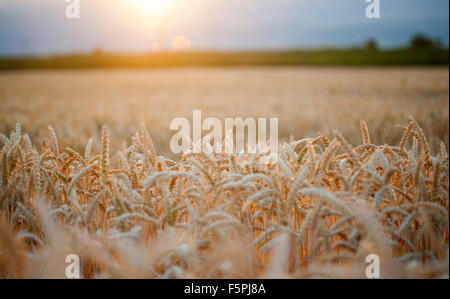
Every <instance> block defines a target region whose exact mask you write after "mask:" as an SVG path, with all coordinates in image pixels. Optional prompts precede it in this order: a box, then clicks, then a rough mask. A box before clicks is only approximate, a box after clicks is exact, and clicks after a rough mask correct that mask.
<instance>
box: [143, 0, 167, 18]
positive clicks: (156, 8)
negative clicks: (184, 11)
mask: <svg viewBox="0 0 450 299" xmlns="http://www.w3.org/2000/svg"><path fill="white" fill-rule="evenodd" d="M136 1H137V2H138V4H139V7H140V9H142V10H143V11H144V12H146V13H148V14H151V15H157V14H160V13H162V12H163V10H164V9H165V8H166V7H167V3H168V2H169V1H170V0H136Z"/></svg>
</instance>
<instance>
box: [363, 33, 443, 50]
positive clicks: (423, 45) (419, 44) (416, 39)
mask: <svg viewBox="0 0 450 299" xmlns="http://www.w3.org/2000/svg"><path fill="white" fill-rule="evenodd" d="M442 47H443V45H442V41H441V39H440V38H437V39H432V38H430V37H428V36H426V35H424V34H422V33H416V34H415V35H414V36H413V37H412V38H411V39H410V42H409V45H408V48H409V49H411V50H427V49H439V48H442ZM365 48H366V49H367V50H370V51H377V50H378V43H377V41H376V40H375V39H374V38H371V39H369V40H368V41H367V42H366V45H365Z"/></svg>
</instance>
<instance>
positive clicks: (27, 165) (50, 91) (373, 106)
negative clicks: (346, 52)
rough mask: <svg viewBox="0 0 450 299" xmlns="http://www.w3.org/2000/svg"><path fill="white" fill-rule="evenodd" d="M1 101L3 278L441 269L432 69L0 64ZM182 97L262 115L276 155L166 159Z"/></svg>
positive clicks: (444, 134)
mask: <svg viewBox="0 0 450 299" xmlns="http://www.w3.org/2000/svg"><path fill="white" fill-rule="evenodd" d="M144 86H145V88H144ZM0 99H1V103H2V105H0V106H1V108H0V117H1V118H2V122H1V126H2V128H1V130H2V132H3V133H2V134H1V135H0V138H1V141H0V144H1V151H0V170H1V176H0V186H1V188H0V275H1V277H5V278H65V277H66V276H65V269H66V266H67V263H66V256H67V255H69V254H77V255H79V256H80V259H81V265H82V269H81V270H82V271H81V272H82V273H81V274H82V277H83V278H365V277H366V275H365V270H366V265H367V264H366V261H365V259H366V257H367V256H368V255H370V254H376V255H378V256H379V257H380V275H381V277H382V278H448V276H449V247H448V245H449V212H448V208H449V193H448V187H449V159H448V153H447V152H448V69H392V70H389V69H388V70H379V69H325V68H320V69H304V70H297V69H291V68H288V69H283V68H280V69H274V70H271V71H267V70H265V69H259V68H255V69H229V70H218V69H206V70H203V69H195V70H191V69H186V70H164V71H152V72H144V73H139V72H136V71H108V72H106V71H90V72H86V71H83V72H82V75H80V73H77V71H70V72H23V73H21V72H17V73H16V72H5V73H0ZM228 99H229V100H228ZM197 108H200V109H202V111H204V112H205V114H206V115H207V116H213V117H222V116H223V117H226V116H236V115H237V116H241V117H249V116H253V117H259V116H264V117H266V116H274V115H275V116H278V117H279V118H280V139H281V141H282V142H280V146H279V156H278V159H276V160H273V161H272V162H271V163H270V164H267V165H261V164H258V163H257V162H256V161H257V160H258V158H259V157H261V156H262V155H263V154H247V153H244V154H234V153H231V154H225V153H220V154H215V153H214V154H206V153H199V154H185V155H181V156H177V155H172V154H171V153H170V152H169V150H168V143H169V142H168V140H169V139H170V132H169V131H168V124H169V122H170V119H171V118H173V117H179V116H182V117H183V116H186V117H189V113H191V111H192V109H197ZM408 115H410V116H408ZM205 117H206V116H205ZM155 140H156V141H155Z"/></svg>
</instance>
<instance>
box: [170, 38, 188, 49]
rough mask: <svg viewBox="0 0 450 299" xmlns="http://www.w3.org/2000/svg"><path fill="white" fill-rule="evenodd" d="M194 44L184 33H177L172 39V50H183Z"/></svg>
mask: <svg viewBox="0 0 450 299" xmlns="http://www.w3.org/2000/svg"><path fill="white" fill-rule="evenodd" d="M191 45H192V43H191V41H190V40H189V39H188V38H186V37H185V36H182V35H177V36H175V37H174V38H173V39H172V50H174V51H181V50H185V49H187V48H189V47H190V46H191Z"/></svg>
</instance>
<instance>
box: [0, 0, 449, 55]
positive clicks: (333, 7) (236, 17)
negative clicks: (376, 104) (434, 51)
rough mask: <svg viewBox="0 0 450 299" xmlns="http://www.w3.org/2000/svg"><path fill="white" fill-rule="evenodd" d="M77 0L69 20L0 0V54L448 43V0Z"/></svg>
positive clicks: (46, 1)
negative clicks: (77, 12) (420, 39)
mask: <svg viewBox="0 0 450 299" xmlns="http://www.w3.org/2000/svg"><path fill="white" fill-rule="evenodd" d="M80 1H81V18H80V19H76V20H75V19H67V18H66V17H65V9H66V7H67V5H68V4H66V3H65V1H64V0H0V55H3V56H4V55H23V54H55V53H68V52H90V51H92V50H94V49H97V48H102V49H104V50H106V51H122V52H145V51H150V50H161V49H162V50H166V49H170V48H171V47H172V41H173V38H174V37H175V36H177V35H182V36H184V37H186V38H187V39H189V41H190V42H191V46H190V49H201V50H205V49H206V50H242V49H273V48H275V49H280V48H305V47H324V46H326V47H329V46H333V47H347V46H354V45H359V44H362V43H364V42H365V41H366V40H367V39H369V38H374V39H376V40H377V42H378V44H379V46H381V47H382V48H389V47H396V46H401V45H405V44H407V43H408V41H409V39H410V38H411V36H412V35H413V34H415V33H418V32H420V33H423V34H425V35H427V36H429V37H431V38H433V39H439V40H440V41H441V42H442V43H443V45H444V46H448V35H449V32H448V26H449V15H448V9H449V1H448V0H429V1H425V0H381V18H380V19H367V18H366V16H365V9H366V7H367V5H368V4H367V3H365V1H364V0H339V1H336V0H320V1H318V0H245V1H243V0H226V1H223V0H80ZM152 1H153V2H154V4H151V3H150V4H149V3H148V2H152ZM155 1H156V2H155ZM146 2H147V3H146Z"/></svg>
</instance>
